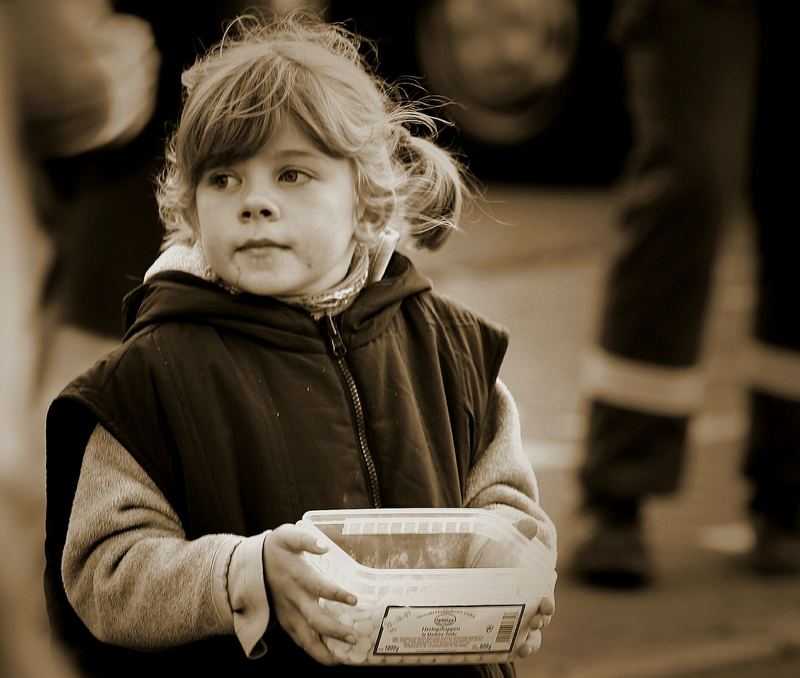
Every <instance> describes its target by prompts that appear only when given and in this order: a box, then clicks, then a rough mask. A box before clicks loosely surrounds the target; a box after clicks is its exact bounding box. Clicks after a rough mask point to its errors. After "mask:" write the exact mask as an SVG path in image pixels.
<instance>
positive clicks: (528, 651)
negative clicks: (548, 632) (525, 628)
mask: <svg viewBox="0 0 800 678" xmlns="http://www.w3.org/2000/svg"><path fill="white" fill-rule="evenodd" d="M541 646H542V632H541V631H530V632H529V633H528V637H527V638H526V639H525V642H524V643H523V644H522V645H521V646H520V648H519V650H518V651H517V656H518V657H520V658H521V659H524V658H525V657H530V656H531V655H532V654H533V653H534V652H538V651H539V648H540V647H541Z"/></svg>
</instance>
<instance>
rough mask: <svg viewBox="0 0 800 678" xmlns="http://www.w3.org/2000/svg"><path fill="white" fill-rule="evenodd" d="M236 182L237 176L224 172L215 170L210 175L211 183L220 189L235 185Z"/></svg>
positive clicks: (209, 181)
mask: <svg viewBox="0 0 800 678" xmlns="http://www.w3.org/2000/svg"><path fill="white" fill-rule="evenodd" d="M235 182H236V178H235V177H234V176H232V175H230V174H225V173H224V172H215V173H214V174H212V175H211V176H209V177H208V183H209V185H211V186H213V187H214V188H218V189H220V190H222V189H225V188H228V186H231V185H233V184H234V183H235Z"/></svg>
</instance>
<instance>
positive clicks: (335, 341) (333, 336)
mask: <svg viewBox="0 0 800 678" xmlns="http://www.w3.org/2000/svg"><path fill="white" fill-rule="evenodd" d="M325 322H326V323H327V326H328V339H330V341H331V350H332V351H333V355H334V356H335V357H336V358H341V357H342V356H343V355H344V354H345V353H347V348H346V347H345V345H344V341H342V335H341V334H339V328H338V327H336V321H335V320H334V319H333V316H330V315H326V316H325Z"/></svg>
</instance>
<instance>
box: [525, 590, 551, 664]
mask: <svg viewBox="0 0 800 678" xmlns="http://www.w3.org/2000/svg"><path fill="white" fill-rule="evenodd" d="M555 611H556V600H555V598H554V597H553V596H545V597H544V598H542V599H541V600H540V601H539V608H538V609H537V610H536V613H535V614H534V615H533V616H532V617H531V619H530V622H529V624H528V636H527V637H526V638H525V642H524V643H523V644H522V645H520V646H519V649H518V650H517V657H519V658H520V659H524V658H525V657H530V656H531V655H532V654H533V653H534V652H538V650H539V648H540V647H541V646H542V629H546V628H547V627H548V626H549V625H550V620H551V619H552V618H553V614H554V613H555Z"/></svg>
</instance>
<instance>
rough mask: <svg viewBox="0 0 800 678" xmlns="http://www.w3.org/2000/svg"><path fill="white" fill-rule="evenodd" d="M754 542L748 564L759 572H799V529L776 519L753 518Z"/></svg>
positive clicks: (779, 574) (785, 573)
mask: <svg viewBox="0 0 800 678" xmlns="http://www.w3.org/2000/svg"><path fill="white" fill-rule="evenodd" d="M754 524H755V530H756V543H755V546H754V547H753V550H752V552H751V554H750V564H751V566H752V568H753V569H754V570H755V571H756V572H758V573H759V574H763V575H768V576H785V575H796V574H800V529H797V528H790V527H786V526H785V525H781V524H780V523H778V522H776V521H771V520H769V519H767V518H762V517H759V518H757V519H755V521H754Z"/></svg>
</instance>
